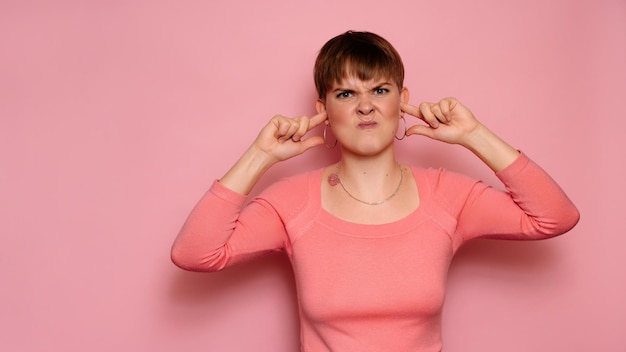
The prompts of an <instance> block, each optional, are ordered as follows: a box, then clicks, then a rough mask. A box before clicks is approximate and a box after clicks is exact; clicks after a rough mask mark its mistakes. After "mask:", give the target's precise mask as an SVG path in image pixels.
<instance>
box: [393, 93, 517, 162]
mask: <svg viewBox="0 0 626 352" xmlns="http://www.w3.org/2000/svg"><path fill="white" fill-rule="evenodd" d="M401 109H402V111H404V112H406V113H407V114H409V115H412V116H415V117H417V118H419V119H421V120H422V121H424V122H426V124H425V125H424V124H418V125H414V126H411V127H410V128H409V129H408V130H407V136H409V135H423V136H426V137H430V138H432V139H435V140H439V141H442V142H446V143H451V144H459V145H462V146H464V147H465V148H467V149H469V150H471V151H472V152H473V153H474V154H476V156H478V157H479V158H480V159H481V160H482V161H483V162H484V163H485V164H487V166H489V167H490V168H491V169H492V170H493V171H494V172H499V171H501V170H503V169H505V168H506V167H507V166H509V165H511V164H512V163H513V161H515V159H517V157H518V156H519V152H518V151H517V150H516V149H515V148H513V147H512V146H510V145H509V144H507V143H506V142H505V141H504V140H502V139H501V138H500V137H498V136H497V135H496V134H494V133H493V132H491V131H490V130H489V129H488V128H487V127H485V126H484V125H483V124H481V123H480V122H479V121H478V120H477V119H476V118H475V117H474V114H472V112H471V111H470V110H469V109H468V108H466V107H465V106H463V104H461V103H460V102H459V101H458V100H456V99H454V98H445V99H442V100H440V101H439V102H438V103H421V104H420V105H419V107H416V106H413V105H410V104H402V106H401Z"/></svg>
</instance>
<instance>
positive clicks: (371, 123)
mask: <svg viewBox="0 0 626 352" xmlns="http://www.w3.org/2000/svg"><path fill="white" fill-rule="evenodd" d="M358 126H359V128H360V129H362V130H369V129H372V128H376V126H378V123H377V122H374V121H363V122H360V123H359V125H358Z"/></svg>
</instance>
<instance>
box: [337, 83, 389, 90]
mask: <svg viewBox="0 0 626 352" xmlns="http://www.w3.org/2000/svg"><path fill="white" fill-rule="evenodd" d="M386 85H389V86H390V85H391V82H388V81H381V82H378V83H376V84H374V85H373V86H372V88H370V89H376V88H380V87H382V86H386ZM353 91H354V89H352V88H345V87H342V86H339V87H337V88H335V89H333V90H332V91H331V92H353Z"/></svg>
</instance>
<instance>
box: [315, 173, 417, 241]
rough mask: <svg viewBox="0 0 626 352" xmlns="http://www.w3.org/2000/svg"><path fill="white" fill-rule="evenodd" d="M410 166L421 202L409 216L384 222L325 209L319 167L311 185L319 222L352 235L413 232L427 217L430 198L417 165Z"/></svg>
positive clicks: (390, 234) (382, 235) (373, 235)
mask: <svg viewBox="0 0 626 352" xmlns="http://www.w3.org/2000/svg"><path fill="white" fill-rule="evenodd" d="M409 168H410V169H411V173H412V174H413V180H414V182H415V183H416V186H417V191H418V194H419V197H420V204H419V205H418V206H417V208H415V210H413V211H412V212H411V213H409V214H408V215H407V216H405V217H403V218H401V219H398V220H394V221H391V222H387V223H383V224H363V223H358V222H352V221H348V220H344V219H342V218H339V217H337V216H335V215H333V214H332V213H330V212H329V211H328V210H326V209H324V207H323V206H322V182H323V181H324V180H323V178H324V177H323V176H324V168H321V169H318V171H317V175H315V176H316V177H313V178H312V180H311V187H312V188H313V199H315V200H316V202H317V206H318V208H319V216H318V221H319V223H320V224H321V225H322V226H325V227H327V228H329V229H332V230H333V231H334V232H337V233H341V234H344V235H347V236H352V237H368V238H374V237H375V238H381V237H390V236H396V235H401V234H403V233H407V232H411V231H412V230H413V229H414V228H415V227H417V226H419V224H420V223H421V222H423V220H424V218H425V217H424V216H422V214H423V213H424V208H425V206H424V205H425V204H427V203H428V202H425V199H427V198H428V196H429V194H428V193H429V192H428V187H427V186H426V182H424V181H425V180H421V175H419V173H416V170H415V167H414V166H409ZM420 186H421V187H420ZM420 219H421V220H420Z"/></svg>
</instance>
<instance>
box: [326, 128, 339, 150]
mask: <svg viewBox="0 0 626 352" xmlns="http://www.w3.org/2000/svg"><path fill="white" fill-rule="evenodd" d="M327 128H328V125H326V126H324V133H323V136H324V145H325V146H326V148H328V149H335V147H336V146H337V139H336V138H335V144H333V146H332V147H331V146H330V145H328V143H327V142H326V129H327Z"/></svg>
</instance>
